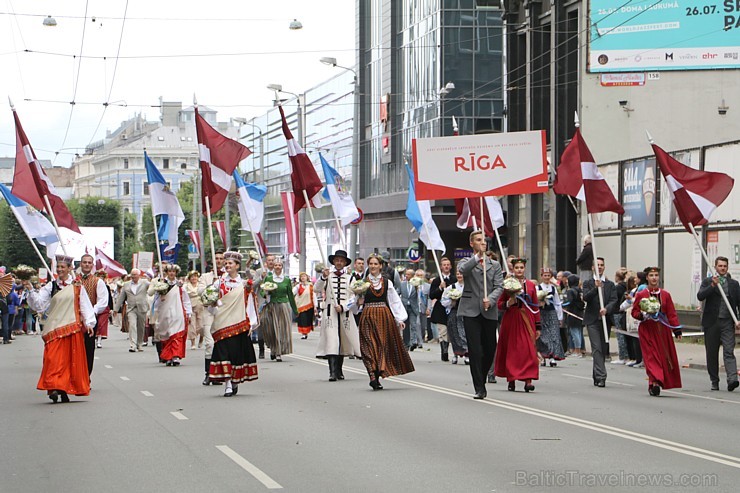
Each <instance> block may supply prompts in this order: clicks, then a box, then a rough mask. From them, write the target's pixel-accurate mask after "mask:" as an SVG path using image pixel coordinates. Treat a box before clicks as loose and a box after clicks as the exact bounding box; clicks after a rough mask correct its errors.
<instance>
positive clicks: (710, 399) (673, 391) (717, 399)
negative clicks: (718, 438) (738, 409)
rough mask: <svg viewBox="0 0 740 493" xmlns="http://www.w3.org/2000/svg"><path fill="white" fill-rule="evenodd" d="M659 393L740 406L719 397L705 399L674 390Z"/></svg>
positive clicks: (738, 402) (739, 402)
mask: <svg viewBox="0 0 740 493" xmlns="http://www.w3.org/2000/svg"><path fill="white" fill-rule="evenodd" d="M660 393H661V394H674V395H681V396H686V397H696V398H697V399H706V400H708V401H718V402H727V403H728V404H740V401H733V400H731V399H721V398H719V397H706V396H703V395H694V394H689V393H686V392H676V391H675V390H663V389H661V390H660Z"/></svg>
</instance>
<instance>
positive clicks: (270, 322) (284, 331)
mask: <svg viewBox="0 0 740 493" xmlns="http://www.w3.org/2000/svg"><path fill="white" fill-rule="evenodd" d="M262 316H263V317H265V318H267V324H266V325H264V326H263V325H262V324H260V325H261V326H262V328H264V329H265V332H264V333H263V334H262V338H263V339H264V340H265V344H267V347H269V348H270V351H271V352H272V353H273V354H275V355H280V356H282V355H284V354H290V353H292V352H293V338H292V337H291V334H290V327H291V325H292V324H293V310H292V309H291V308H290V303H275V302H270V303H267V304H266V305H265V309H264V310H263V312H262Z"/></svg>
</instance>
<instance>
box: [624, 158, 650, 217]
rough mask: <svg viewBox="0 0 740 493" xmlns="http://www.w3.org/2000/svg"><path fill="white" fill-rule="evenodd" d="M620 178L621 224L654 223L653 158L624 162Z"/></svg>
mask: <svg viewBox="0 0 740 493" xmlns="http://www.w3.org/2000/svg"><path fill="white" fill-rule="evenodd" d="M623 173H624V174H623V178H622V180H623V181H622V205H623V206H624V215H623V216H622V225H623V226H624V227H625V228H629V227H633V226H654V225H655V159H653V158H651V159H638V160H637V161H631V162H627V163H624V172H623Z"/></svg>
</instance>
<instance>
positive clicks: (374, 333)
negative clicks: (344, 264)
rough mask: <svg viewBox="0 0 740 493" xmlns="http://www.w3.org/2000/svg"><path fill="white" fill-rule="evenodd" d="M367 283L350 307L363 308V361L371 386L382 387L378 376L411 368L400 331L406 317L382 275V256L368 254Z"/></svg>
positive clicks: (399, 373)
mask: <svg viewBox="0 0 740 493" xmlns="http://www.w3.org/2000/svg"><path fill="white" fill-rule="evenodd" d="M367 261H368V268H369V272H368V276H367V282H368V283H369V284H370V286H369V287H368V289H367V291H365V292H364V294H361V295H359V294H358V295H356V297H357V299H356V303H355V299H354V298H355V297H353V299H352V300H351V301H350V304H351V306H357V307H358V309H359V308H361V309H362V314H361V315H360V327H359V329H360V346H361V348H362V362H363V363H364V364H365V368H366V369H367V373H368V375H369V376H370V387H372V388H373V390H382V389H383V386H382V385H381V384H380V378H381V377H382V378H388V377H392V376H394V375H403V374H406V373H411V372H412V371H414V364H413V363H412V362H411V358H410V357H409V353H408V351H407V350H406V347H405V346H404V344H403V337H402V336H401V333H402V332H403V329H404V327H405V324H404V322H403V321H404V320H406V319H407V318H408V314H407V313H406V309H405V308H404V307H403V302H402V301H401V297H400V296H399V295H398V292H397V291H396V290H395V289H394V288H393V284H392V283H391V281H389V280H388V279H387V278H386V277H385V276H383V275H382V274H381V271H380V269H381V265H382V264H381V262H382V260H381V257H380V256H379V255H378V254H375V253H374V254H371V255H370V256H369V257H368V259H367Z"/></svg>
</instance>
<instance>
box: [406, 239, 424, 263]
mask: <svg viewBox="0 0 740 493" xmlns="http://www.w3.org/2000/svg"><path fill="white" fill-rule="evenodd" d="M406 256H407V257H408V259H409V260H410V261H412V262H414V263H416V262H418V261H419V260H420V259H421V252H420V251H419V245H417V244H416V243H414V244H412V245H411V246H410V247H409V249H408V250H406Z"/></svg>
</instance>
